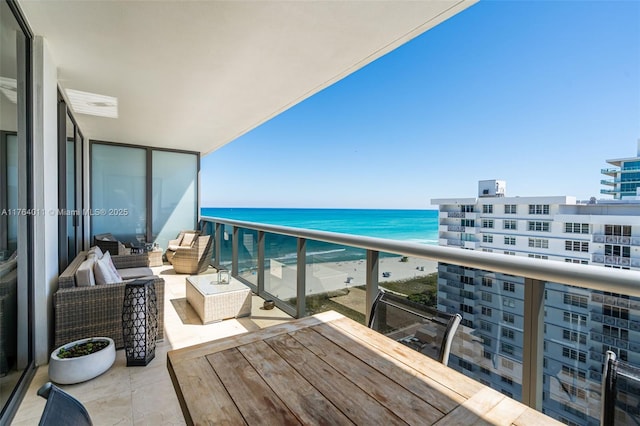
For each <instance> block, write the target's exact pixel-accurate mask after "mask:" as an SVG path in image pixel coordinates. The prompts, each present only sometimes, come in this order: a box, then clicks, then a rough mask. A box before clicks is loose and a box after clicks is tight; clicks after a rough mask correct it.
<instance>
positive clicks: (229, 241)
mask: <svg viewBox="0 0 640 426" xmlns="http://www.w3.org/2000/svg"><path fill="white" fill-rule="evenodd" d="M220 229H221V231H220V232H221V235H220V253H219V254H218V259H217V260H218V264H219V265H220V266H222V267H223V268H226V269H228V270H231V259H232V256H233V226H231V225H224V224H223V225H222V227H221V228H220Z"/></svg>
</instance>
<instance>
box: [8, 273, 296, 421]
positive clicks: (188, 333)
mask: <svg viewBox="0 0 640 426" xmlns="http://www.w3.org/2000/svg"><path fill="white" fill-rule="evenodd" d="M152 269H153V270H154V273H155V274H157V275H161V276H162V277H163V278H164V279H165V317H164V321H165V322H164V326H165V336H164V341H162V342H158V344H157V346H156V357H155V359H153V360H152V361H151V362H150V363H149V364H148V365H147V366H145V367H126V359H125V355H124V350H118V351H117V352H116V361H115V364H114V365H113V366H112V367H111V368H110V369H109V370H108V371H107V372H106V373H104V374H102V375H101V376H99V377H96V378H95V379H92V380H89V381H87V382H84V383H79V384H75V385H63V386H61V388H63V389H64V390H65V391H67V392H69V393H70V394H72V395H73V396H75V397H76V398H77V399H79V400H80V401H81V402H82V403H83V404H84V405H85V407H86V408H87V410H88V411H89V414H90V415H91V418H92V420H93V422H94V424H95V425H97V426H100V425H182V424H185V422H184V419H183V417H182V412H181V411H180V406H179V404H178V399H177V397H176V394H175V391H174V390H173V385H172V384H171V379H170V378H169V373H168V371H167V365H166V364H167V352H168V351H170V350H173V349H178V348H183V347H185V346H190V345H193V344H196V343H200V342H206V341H209V340H214V339H219V338H221V337H226V336H231V335H235V334H240V333H245V332H248V331H252V330H257V329H259V328H262V327H267V326H269V325H274V324H278V323H280V322H283V321H290V320H291V317H290V316H289V315H287V314H285V313H284V312H282V311H281V310H279V309H278V308H275V309H273V310H268V311H267V310H264V309H262V302H263V300H262V299H261V298H260V297H258V296H256V295H253V298H252V310H251V316H250V317H246V318H239V319H232V320H226V321H222V322H218V323H213V324H207V325H202V323H201V322H200V318H199V317H198V315H197V314H196V313H195V312H194V311H193V309H192V308H191V306H189V304H188V303H187V301H186V299H185V284H184V280H185V277H186V275H176V274H175V273H174V272H173V268H172V267H171V266H168V265H164V266H160V267H156V268H152ZM210 271H211V272H209V273H213V272H214V270H213V269H211V270H210ZM47 381H48V375H47V366H46V365H45V366H42V367H39V368H38V370H37V372H36V375H35V377H34V379H33V381H32V382H31V385H30V387H29V390H28V392H27V395H26V396H25V398H24V400H23V401H22V404H21V405H20V408H19V410H18V412H17V414H16V416H15V418H14V420H13V422H12V423H11V424H12V425H16V426H17V425H35V424H38V420H39V419H40V415H41V414H42V410H43V409H44V405H45V400H44V399H42V398H40V397H38V396H37V395H36V391H37V390H38V388H39V387H40V386H42V385H43V384H44V383H45V382H47Z"/></svg>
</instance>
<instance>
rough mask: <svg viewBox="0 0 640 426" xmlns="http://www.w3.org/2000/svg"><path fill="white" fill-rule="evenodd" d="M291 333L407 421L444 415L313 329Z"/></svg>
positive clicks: (431, 419) (418, 422)
mask: <svg viewBox="0 0 640 426" xmlns="http://www.w3.org/2000/svg"><path fill="white" fill-rule="evenodd" d="M290 334H291V336H293V338H294V339H296V340H297V341H299V342H300V343H302V344H303V345H304V346H305V347H306V348H307V349H308V350H310V351H311V352H313V353H314V354H316V355H317V356H318V357H320V358H321V359H323V360H324V361H325V362H326V363H327V364H329V365H331V366H332V367H334V368H335V369H336V370H337V371H339V372H340V373H342V374H343V375H344V376H345V377H346V378H348V379H349V380H350V381H352V382H353V383H355V384H356V386H358V387H359V388H360V389H362V390H363V391H364V392H366V393H368V394H369V395H371V396H372V397H374V398H375V399H376V400H377V401H378V402H379V403H380V404H381V405H383V406H385V407H387V408H388V409H389V410H391V411H392V412H394V413H395V414H396V415H397V416H398V417H400V418H401V419H402V420H404V421H406V422H407V423H409V424H423V423H426V424H429V423H433V422H435V421H437V420H438V419H439V418H441V417H442V416H443V415H444V414H443V413H442V412H440V411H438V410H437V409H436V408H434V407H433V406H431V405H430V404H429V402H428V401H426V400H424V399H422V398H421V397H418V396H417V395H414V394H413V393H411V392H409V391H408V390H407V389H405V388H403V387H402V386H400V385H399V384H398V383H396V382H394V381H393V380H391V379H389V378H388V377H387V376H385V375H384V374H382V373H381V372H379V371H377V370H375V369H373V368H371V366H369V365H368V364H366V363H365V362H363V361H362V360H360V359H359V358H357V357H355V356H353V355H351V354H350V353H349V352H347V351H345V350H344V349H342V348H341V347H340V346H338V345H336V344H335V343H333V342H332V341H331V340H329V339H327V338H326V337H324V336H322V335H321V334H319V333H317V332H316V331H314V330H313V329H312V328H305V329H302V330H298V331H295V332H293V333H290ZM368 356H370V357H375V356H377V354H376V352H375V351H373V350H369V355H368Z"/></svg>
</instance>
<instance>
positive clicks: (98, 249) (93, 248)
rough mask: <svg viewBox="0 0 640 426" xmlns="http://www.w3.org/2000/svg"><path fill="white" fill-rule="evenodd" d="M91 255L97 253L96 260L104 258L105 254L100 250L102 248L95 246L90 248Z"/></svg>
mask: <svg viewBox="0 0 640 426" xmlns="http://www.w3.org/2000/svg"><path fill="white" fill-rule="evenodd" d="M91 253H95V255H96V259H102V256H104V254H103V253H102V250H100V247H98V246H93V247H91V248H89V254H91Z"/></svg>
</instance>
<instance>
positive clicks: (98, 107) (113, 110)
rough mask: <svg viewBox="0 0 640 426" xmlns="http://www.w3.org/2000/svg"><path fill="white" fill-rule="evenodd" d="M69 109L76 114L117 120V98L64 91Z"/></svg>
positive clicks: (71, 90) (72, 90)
mask: <svg viewBox="0 0 640 426" xmlns="http://www.w3.org/2000/svg"><path fill="white" fill-rule="evenodd" d="M65 92H66V93H67V97H68V98H69V102H70V103H71V108H73V111H74V112H77V113H78V114H88V115H96V116H98V117H108V118H118V98H114V97H113V96H106V95H98V94H96V93H90V92H83V91H81V90H74V89H65Z"/></svg>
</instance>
